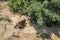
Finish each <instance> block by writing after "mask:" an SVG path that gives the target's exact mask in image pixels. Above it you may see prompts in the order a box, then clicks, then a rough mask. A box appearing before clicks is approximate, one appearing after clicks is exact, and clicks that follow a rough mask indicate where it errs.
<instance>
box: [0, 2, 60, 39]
mask: <svg viewBox="0 0 60 40" xmlns="http://www.w3.org/2000/svg"><path fill="white" fill-rule="evenodd" d="M6 4H7V3H6V2H3V3H0V14H1V15H2V16H8V17H9V18H10V19H11V20H12V22H11V23H9V22H6V21H1V22H0V24H2V25H1V26H0V40H42V38H37V37H36V33H48V34H50V33H55V34H56V35H58V34H59V36H60V28H58V27H53V28H48V27H42V26H41V27H39V26H37V25H35V24H30V22H29V20H28V17H27V16H25V15H22V16H21V17H20V15H18V14H13V13H12V12H10V11H9V9H8V7H7V5H6ZM23 19H26V20H27V21H26V23H27V25H26V27H25V28H24V29H23V30H16V29H14V26H15V25H16V23H18V22H19V21H21V20H23ZM5 25H7V26H6V29H5ZM14 31H16V32H17V33H16V35H17V36H18V37H14V36H12V35H13V33H14ZM59 40H60V39H59Z"/></svg>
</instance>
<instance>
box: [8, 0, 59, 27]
mask: <svg viewBox="0 0 60 40" xmlns="http://www.w3.org/2000/svg"><path fill="white" fill-rule="evenodd" d="M54 1H57V2H54ZM59 2H60V1H58V0H9V2H8V5H9V7H10V10H11V11H13V12H20V13H22V14H26V13H27V14H28V16H29V17H30V20H31V22H32V23H35V24H38V25H43V24H46V25H48V26H50V25H51V24H52V23H53V22H59V23H60V3H59Z"/></svg>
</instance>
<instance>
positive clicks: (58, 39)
mask: <svg viewBox="0 0 60 40" xmlns="http://www.w3.org/2000/svg"><path fill="white" fill-rule="evenodd" d="M50 37H51V39H52V40H60V38H59V37H58V36H57V35H56V34H54V33H51V35H50Z"/></svg>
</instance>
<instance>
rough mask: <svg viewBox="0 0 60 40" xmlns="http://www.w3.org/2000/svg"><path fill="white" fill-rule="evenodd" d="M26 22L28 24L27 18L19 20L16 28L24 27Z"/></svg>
mask: <svg viewBox="0 0 60 40" xmlns="http://www.w3.org/2000/svg"><path fill="white" fill-rule="evenodd" d="M25 24H26V19H24V20H22V21H19V22H18V23H17V24H16V25H15V27H14V28H24V25H25Z"/></svg>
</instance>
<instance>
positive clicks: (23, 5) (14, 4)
mask: <svg viewBox="0 0 60 40" xmlns="http://www.w3.org/2000/svg"><path fill="white" fill-rule="evenodd" d="M8 5H9V7H10V10H11V11H13V12H20V13H25V12H26V9H27V0H9V1H8Z"/></svg>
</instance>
